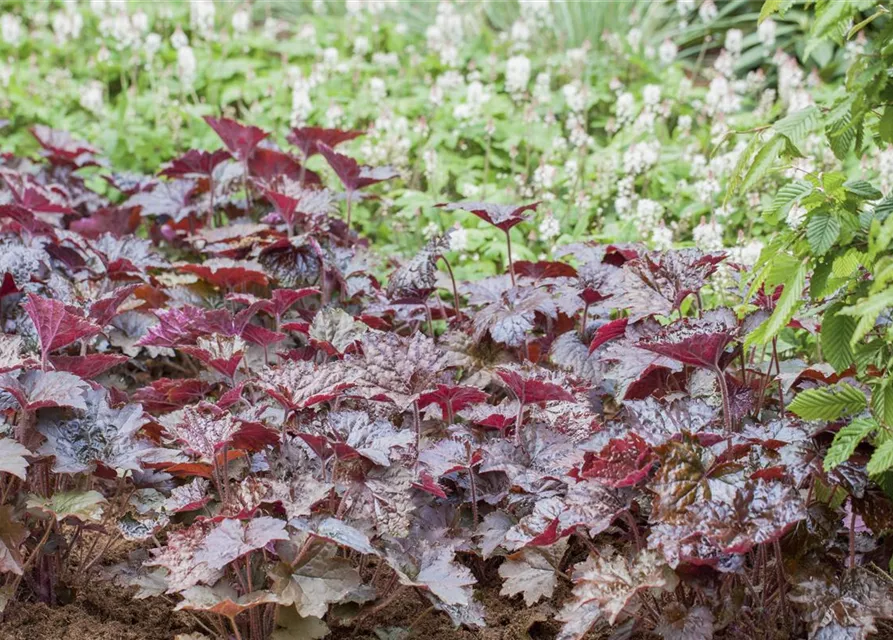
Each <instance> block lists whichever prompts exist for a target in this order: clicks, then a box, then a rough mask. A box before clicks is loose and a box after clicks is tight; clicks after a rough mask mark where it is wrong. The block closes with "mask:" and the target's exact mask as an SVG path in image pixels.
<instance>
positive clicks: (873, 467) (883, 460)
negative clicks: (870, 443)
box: [865, 440, 893, 476]
mask: <svg viewBox="0 0 893 640" xmlns="http://www.w3.org/2000/svg"><path fill="white" fill-rule="evenodd" d="M890 468H893V440H887V441H886V442H885V443H884V444H882V445H881V446H879V447H878V448H877V449H875V450H874V453H873V454H872V456H871V460H869V461H868V464H867V465H865V470H866V471H867V472H868V473H869V475H872V476H873V475H877V474H879V473H884V472H885V471H888V470H890Z"/></svg>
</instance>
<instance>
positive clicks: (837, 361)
mask: <svg viewBox="0 0 893 640" xmlns="http://www.w3.org/2000/svg"><path fill="white" fill-rule="evenodd" d="M841 308H843V304H841V303H839V302H838V303H836V304H833V305H831V306H830V307H828V310H827V311H825V316H824V318H822V331H821V334H820V340H821V345H822V355H823V356H825V360H827V361H828V363H829V364H831V366H832V367H834V370H835V371H837V372H838V373H839V372H841V371H844V370H845V369H847V368H848V367H849V366H850V365H851V364H852V363H853V347H852V346H851V345H850V340H851V339H852V337H853V331H855V329H856V321H855V320H854V319H853V318H852V317H851V316H844V315H840V313H839V312H840V310H841Z"/></svg>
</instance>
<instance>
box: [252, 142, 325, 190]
mask: <svg viewBox="0 0 893 640" xmlns="http://www.w3.org/2000/svg"><path fill="white" fill-rule="evenodd" d="M248 173H249V175H251V177H253V178H257V179H258V180H260V181H261V182H262V183H264V184H269V183H271V182H273V181H275V180H276V179H277V178H280V179H281V178H283V177H285V178H288V179H289V180H295V181H299V182H300V183H301V184H302V185H308V184H310V185H321V184H322V179H321V178H320V177H319V174H318V173H316V172H314V171H310V170H309V169H307V168H306V167H303V166H301V163H300V162H298V160H297V158H294V157H292V156H290V155H289V154H287V153H284V152H282V151H276V150H275V149H264V148H257V149H255V150H254V152H253V153H252V154H251V157H249V159H248Z"/></svg>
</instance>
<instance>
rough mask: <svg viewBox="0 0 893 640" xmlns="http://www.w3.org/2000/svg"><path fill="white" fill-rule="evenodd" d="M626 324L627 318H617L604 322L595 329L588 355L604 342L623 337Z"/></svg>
mask: <svg viewBox="0 0 893 640" xmlns="http://www.w3.org/2000/svg"><path fill="white" fill-rule="evenodd" d="M628 323H629V318H618V319H617V320H612V321H611V322H606V323H605V324H603V325H602V326H600V327H599V328H598V329H596V330H595V335H594V336H592V342H590V343H589V353H592V352H593V351H595V350H596V349H598V348H599V347H600V346H602V345H603V344H605V343H606V342H608V341H610V340H613V339H614V338H620V337H622V336H623V335H625V334H626V325H627V324H628Z"/></svg>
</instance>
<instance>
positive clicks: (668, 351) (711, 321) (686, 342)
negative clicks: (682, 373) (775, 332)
mask: <svg viewBox="0 0 893 640" xmlns="http://www.w3.org/2000/svg"><path fill="white" fill-rule="evenodd" d="M737 335H738V321H737V319H736V318H735V314H734V313H733V312H732V311H731V310H730V309H714V310H712V311H708V312H707V313H705V314H704V315H703V316H702V317H701V318H697V319H691V318H683V319H682V320H677V321H676V322H674V323H672V324H670V325H667V326H666V327H664V328H662V329H661V330H660V331H659V332H657V333H656V334H654V335H653V336H649V337H646V338H645V339H644V340H640V341H639V342H638V343H636V346H637V347H640V348H642V349H646V350H648V351H653V352H654V353H658V354H660V355H663V356H666V357H668V358H671V359H673V360H676V361H678V362H681V363H683V364H687V365H690V366H693V367H704V368H707V369H711V370H716V369H717V368H719V367H720V360H721V358H722V355H723V353H724V352H725V349H726V347H727V346H728V345H729V343H731V342H732V341H733V340H734V339H735V338H736V337H737Z"/></svg>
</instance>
